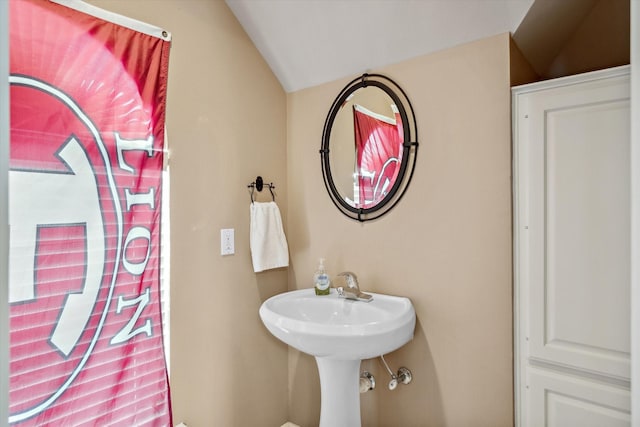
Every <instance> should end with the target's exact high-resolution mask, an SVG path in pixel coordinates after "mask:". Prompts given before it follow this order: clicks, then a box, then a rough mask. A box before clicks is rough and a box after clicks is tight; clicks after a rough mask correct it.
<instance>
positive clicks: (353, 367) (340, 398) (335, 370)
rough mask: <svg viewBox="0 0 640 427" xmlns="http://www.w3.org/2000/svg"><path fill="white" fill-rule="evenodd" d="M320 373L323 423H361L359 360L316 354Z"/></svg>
mask: <svg viewBox="0 0 640 427" xmlns="http://www.w3.org/2000/svg"><path fill="white" fill-rule="evenodd" d="M316 363H317V364H318V373H319V374H320V396H321V401H320V427H361V424H360V388H359V379H360V360H337V359H327V358H324V357H316Z"/></svg>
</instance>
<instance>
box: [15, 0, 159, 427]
mask: <svg viewBox="0 0 640 427" xmlns="http://www.w3.org/2000/svg"><path fill="white" fill-rule="evenodd" d="M165 39H166V40H165ZM167 40H168V37H164V39H163V37H156V36H154V35H149V34H147V33H143V32H138V31H135V30H132V29H130V28H128V27H124V26H120V25H116V24H114V23H112V22H107V21H105V20H103V19H100V18H97V17H95V16H92V15H89V14H85V13H81V12H78V11H76V10H73V9H70V8H68V7H65V6H61V5H59V4H55V3H52V2H49V1H44V0H12V1H11V2H10V73H11V76H10V96H11V100H10V104H11V112H10V113H11V150H10V151H11V155H10V172H9V182H10V200H9V212H10V223H11V229H10V255H9V263H10V273H9V276H10V277H9V304H10V346H11V348H10V372H9V376H10V378H9V381H10V384H9V385H10V390H9V398H10V402H9V406H10V408H9V412H10V417H9V422H10V423H12V425H20V426H44V425H51V426H60V425H68V426H80V425H90V426H108V425H114V426H115V425H118V426H123V425H126V426H133V425H135V426H167V425H170V424H171V408H170V398H169V384H168V378H167V371H166V363H165V358H164V349H163V339H162V335H163V334H162V322H161V320H162V319H161V307H160V289H159V280H160V279H159V277H160V207H161V199H160V197H161V194H162V188H161V187H162V181H161V177H162V167H163V150H164V147H163V143H164V119H165V97H166V82H167V70H168V54H169V42H168V41H167Z"/></svg>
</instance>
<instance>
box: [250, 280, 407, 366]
mask: <svg viewBox="0 0 640 427" xmlns="http://www.w3.org/2000/svg"><path fill="white" fill-rule="evenodd" d="M371 295H373V300H372V301H370V302H363V301H353V300H347V299H344V298H340V297H339V296H338V295H337V292H336V291H335V290H334V289H331V294H330V295H324V296H318V295H316V294H315V292H314V290H313V289H302V290H298V291H291V292H285V293H282V294H279V295H276V296H274V297H271V298H269V299H268V300H267V301H265V302H264V304H262V306H261V307H260V317H261V318H262V322H263V323H264V325H265V326H266V327H267V329H269V331H270V332H271V333H272V334H273V335H274V336H276V337H277V338H278V339H280V340H281V341H283V342H285V343H286V344H288V345H290V346H291V347H294V348H296V349H298V350H300V351H302V352H304V353H307V354H310V355H312V356H317V357H327V358H332V359H346V360H354V359H357V360H360V359H370V358H373V357H378V356H380V355H383V354H386V353H389V352H391V351H393V350H396V349H398V348H400V347H402V346H403V345H404V344H406V343H407V342H409V341H410V340H411V339H412V338H413V330H414V328H415V324H416V314H415V311H414V309H413V305H412V304H411V301H410V300H409V299H408V298H404V297H396V296H390V295H382V294H374V293H371Z"/></svg>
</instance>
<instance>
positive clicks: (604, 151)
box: [514, 68, 631, 427]
mask: <svg viewBox="0 0 640 427" xmlns="http://www.w3.org/2000/svg"><path fill="white" fill-rule="evenodd" d="M629 96H630V87H629V76H628V68H620V69H614V70H613V71H606V72H596V73H588V74H585V75H581V76H574V77H573V78H565V79H559V80H558V81H555V82H554V81H549V82H543V83H540V84H534V85H527V86H523V87H520V88H516V89H514V192H515V194H514V214H515V217H514V239H515V246H514V248H515V250H514V271H515V288H514V297H515V304H516V313H515V328H516V340H515V345H516V349H515V352H516V357H517V363H516V365H517V366H516V374H515V375H516V383H517V390H518V392H517V393H518V396H519V397H518V401H519V402H520V405H521V407H520V408H517V409H516V412H517V413H519V414H520V415H521V416H520V418H519V421H520V424H521V425H530V426H535V427H538V426H544V425H546V426H552V425H562V426H565V425H567V426H570V425H577V426H588V425H607V426H609V425H611V426H616V425H619V423H622V424H620V425H628V423H629V418H628V416H625V415H624V414H625V413H626V414H627V415H628V410H627V409H625V408H626V406H625V405H627V404H628V401H629V399H630V393H629V387H628V384H629V378H630V304H629V301H630V265H631V263H630V237H629V236H630V162H629V158H630V102H629ZM551 373H553V375H552V376H551V377H549V375H550V374H551ZM548 374H549V375H548ZM576 378H579V381H578V380H576ZM605 386H606V387H605ZM611 387H613V388H611ZM620 391H622V394H620V393H619V392H620ZM585 396H591V397H589V398H587V397H585ZM618 398H621V399H623V400H625V399H626V400H625V402H627V403H626V404H625V405H622V404H619V403H616V404H615V405H613V406H612V404H610V403H607V402H609V401H610V400H611V399H614V400H615V399H618ZM627 406H628V405H627ZM625 411H627V412H625ZM540 417H542V418H540Z"/></svg>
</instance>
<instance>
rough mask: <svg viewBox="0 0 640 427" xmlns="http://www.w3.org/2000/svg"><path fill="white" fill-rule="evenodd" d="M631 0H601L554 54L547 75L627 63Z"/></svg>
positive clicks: (575, 72)
mask: <svg viewBox="0 0 640 427" xmlns="http://www.w3.org/2000/svg"><path fill="white" fill-rule="evenodd" d="M630 8H631V2H630V1H629V0H598V2H597V3H596V4H595V5H594V7H593V9H591V11H590V12H589V14H588V15H587V16H586V17H585V19H584V21H582V23H581V24H580V26H579V27H578V28H577V29H576V31H575V32H574V33H573V35H572V36H571V37H570V38H569V40H568V41H567V43H566V44H565V45H564V46H563V47H562V49H561V50H560V52H559V53H558V55H557V56H556V57H555V59H554V60H553V62H552V63H551V65H550V66H549V70H548V71H547V72H546V73H545V75H546V77H547V78H554V77H562V76H568V75H572V74H578V73H584V72H587V71H594V70H600V69H603V68H608V67H615V66H619V65H626V64H628V63H629V55H630V49H631V47H630V42H631V38H630V19H629V15H630Z"/></svg>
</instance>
